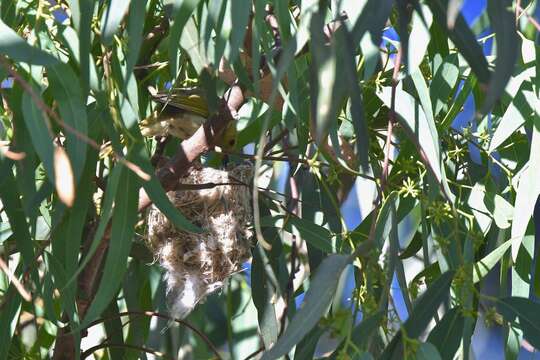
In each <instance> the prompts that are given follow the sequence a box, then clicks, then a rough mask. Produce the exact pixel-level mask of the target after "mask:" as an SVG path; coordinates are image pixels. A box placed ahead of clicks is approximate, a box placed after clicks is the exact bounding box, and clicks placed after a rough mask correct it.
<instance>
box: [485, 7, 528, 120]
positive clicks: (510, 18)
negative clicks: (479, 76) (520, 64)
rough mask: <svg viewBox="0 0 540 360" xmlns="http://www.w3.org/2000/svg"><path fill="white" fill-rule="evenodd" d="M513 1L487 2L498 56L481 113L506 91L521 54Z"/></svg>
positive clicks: (489, 107)
mask: <svg viewBox="0 0 540 360" xmlns="http://www.w3.org/2000/svg"><path fill="white" fill-rule="evenodd" d="M512 3H513V2H512V1H511V0H489V1H488V2H487V13H488V15H489V20H490V23H491V26H492V28H493V30H494V31H495V39H496V41H497V57H496V58H495V71H494V72H493V76H492V78H491V81H490V83H489V86H488V89H487V93H486V98H485V100H484V103H483V104H482V107H481V108H480V113H481V114H487V113H488V112H489V111H490V110H491V108H492V107H493V105H495V102H496V101H497V100H499V98H500V97H501V95H502V94H503V93H504V89H505V87H506V84H507V83H508V80H509V79H510V77H511V76H512V73H513V72H514V65H515V64H516V61H517V58H518V55H519V48H520V38H519V36H518V34H517V31H516V18H515V13H514V11H513V10H512Z"/></svg>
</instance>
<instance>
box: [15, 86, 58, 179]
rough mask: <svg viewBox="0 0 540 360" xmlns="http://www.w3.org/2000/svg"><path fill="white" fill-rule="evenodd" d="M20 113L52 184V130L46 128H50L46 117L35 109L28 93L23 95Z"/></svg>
mask: <svg viewBox="0 0 540 360" xmlns="http://www.w3.org/2000/svg"><path fill="white" fill-rule="evenodd" d="M22 112H23V117H24V123H25V125H26V128H27V129H28V132H29V133H30V138H31V139H32V144H33V145H34V148H35V149H36V152H37V154H38V156H39V158H40V159H41V161H42V162H43V167H44V168H45V172H46V173H47V177H48V178H49V181H50V182H51V183H52V184H54V181H55V180H54V168H53V154H54V145H53V138H52V135H53V134H52V130H51V129H49V128H48V126H50V124H49V123H48V122H49V119H48V118H47V115H45V114H43V112H42V111H41V110H40V109H39V108H38V107H37V105H36V104H35V102H34V100H33V99H32V97H31V96H30V95H29V94H28V93H24V94H23V99H22Z"/></svg>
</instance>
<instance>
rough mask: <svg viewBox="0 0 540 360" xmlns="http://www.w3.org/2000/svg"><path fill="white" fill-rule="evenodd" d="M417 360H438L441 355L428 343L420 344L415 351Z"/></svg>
mask: <svg viewBox="0 0 540 360" xmlns="http://www.w3.org/2000/svg"><path fill="white" fill-rule="evenodd" d="M415 355H416V359H417V360H439V359H441V355H440V354H439V352H438V351H437V348H436V347H435V346H433V344H430V343H428V342H425V343H422V344H420V347H419V348H418V349H417V350H416V354H415Z"/></svg>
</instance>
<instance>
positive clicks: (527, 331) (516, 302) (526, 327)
mask: <svg viewBox="0 0 540 360" xmlns="http://www.w3.org/2000/svg"><path fill="white" fill-rule="evenodd" d="M497 308H498V309H499V311H500V312H501V314H502V316H503V317H504V319H505V320H506V321H508V322H515V321H516V318H517V319H519V326H520V328H521V330H522V331H523V336H524V337H525V339H527V340H528V341H529V342H530V343H531V345H532V346H534V347H535V348H537V349H538V348H540V312H539V311H538V304H537V303H534V302H532V301H531V300H529V299H526V298H521V297H510V298H504V299H501V300H499V301H498V302H497Z"/></svg>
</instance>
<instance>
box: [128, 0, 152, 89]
mask: <svg viewBox="0 0 540 360" xmlns="http://www.w3.org/2000/svg"><path fill="white" fill-rule="evenodd" d="M146 2H147V0H131V4H130V7H129V16H128V25H127V35H128V49H127V53H126V68H125V70H124V71H125V75H124V83H125V84H126V85H127V84H128V83H129V78H130V76H131V75H132V71H133V67H134V66H135V64H137V59H138V58H139V52H140V49H141V44H142V40H143V39H142V35H143V28H144V15H145V12H146Z"/></svg>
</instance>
